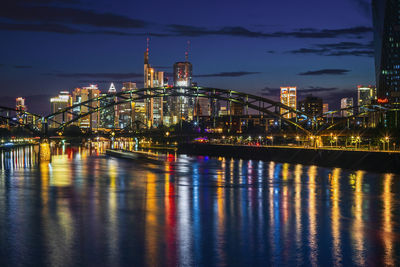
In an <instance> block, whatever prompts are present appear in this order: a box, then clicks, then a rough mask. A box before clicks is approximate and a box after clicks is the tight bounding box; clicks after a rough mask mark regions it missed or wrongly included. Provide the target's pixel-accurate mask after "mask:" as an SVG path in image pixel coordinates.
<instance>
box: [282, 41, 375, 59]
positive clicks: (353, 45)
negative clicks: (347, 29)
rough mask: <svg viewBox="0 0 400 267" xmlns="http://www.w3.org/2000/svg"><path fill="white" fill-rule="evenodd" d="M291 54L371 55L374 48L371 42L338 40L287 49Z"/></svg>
mask: <svg viewBox="0 0 400 267" xmlns="http://www.w3.org/2000/svg"><path fill="white" fill-rule="evenodd" d="M289 53H291V54H303V55H307V54H315V55H320V56H366V57H372V56H373V55H374V49H373V44H372V42H369V43H357V42H339V43H328V44H316V45H314V47H312V48H300V49H297V50H292V51H289Z"/></svg>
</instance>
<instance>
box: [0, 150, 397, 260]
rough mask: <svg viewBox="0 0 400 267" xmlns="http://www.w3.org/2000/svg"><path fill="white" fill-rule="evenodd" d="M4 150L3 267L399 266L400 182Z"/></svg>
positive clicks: (0, 200) (360, 175) (175, 158)
mask: <svg viewBox="0 0 400 267" xmlns="http://www.w3.org/2000/svg"><path fill="white" fill-rule="evenodd" d="M102 151H103V149H97V150H96V151H88V150H87V149H84V148H68V147H61V148H56V149H54V150H53V157H52V160H51V162H43V163H39V162H38V160H37V159H38V156H37V153H38V150H37V148H35V147H26V148H16V149H13V150H9V151H0V159H1V168H0V253H1V255H0V265H1V266H19V265H41V266H46V265H47V266H74V265H91V266H104V265H108V266H124V265H125V266H128V265H129V266H132V265H135V266H140V265H148V266H164V265H168V266H176V265H181V266H190V265H206V266H238V265H249V266H250V265H252V266H253V265H322V266H331V265H333V266H341V265H345V266H347V265H359V266H365V265H370V266H371V265H372V266H383V265H388V266H398V265H399V264H400V253H399V252H400V251H399V249H400V242H399V240H400V239H399V237H400V236H399V231H400V229H399V222H400V213H399V212H398V211H399V210H400V209H399V208H400V207H399V203H400V192H399V188H400V186H399V185H400V179H399V178H400V177H398V176H395V175H392V174H373V173H367V172H362V171H346V170H341V169H338V168H335V169H326V168H319V167H317V166H303V165H290V164H282V163H276V162H262V161H254V160H253V161H252V160H233V159H228V158H218V159H216V158H209V157H188V156H185V155H174V154H169V155H168V156H162V157H163V159H165V161H164V164H160V165H155V164H150V163H144V162H132V161H129V160H121V159H116V158H110V157H106V156H104V155H102V153H101V152H102Z"/></svg>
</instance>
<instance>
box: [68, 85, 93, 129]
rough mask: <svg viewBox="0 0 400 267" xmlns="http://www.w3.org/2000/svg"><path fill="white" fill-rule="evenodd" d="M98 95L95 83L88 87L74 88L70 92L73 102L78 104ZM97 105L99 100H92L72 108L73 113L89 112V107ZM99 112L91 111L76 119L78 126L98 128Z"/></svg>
mask: <svg viewBox="0 0 400 267" xmlns="http://www.w3.org/2000/svg"><path fill="white" fill-rule="evenodd" d="M99 96H100V90H99V89H98V87H97V85H94V84H91V85H90V86H88V87H82V88H76V89H75V90H74V91H73V92H72V101H73V104H74V105H75V104H79V103H82V102H85V101H88V100H90V99H93V98H97V97H99ZM98 106H99V101H92V102H90V103H88V104H87V105H80V106H79V107H76V108H74V110H73V112H74V114H75V115H80V114H84V113H87V112H89V109H92V108H96V107H98ZM99 119H100V113H99V112H96V113H92V114H90V115H88V116H86V117H84V118H81V119H80V120H79V121H78V123H77V124H78V126H79V127H81V128H92V129H93V128H98V127H99Z"/></svg>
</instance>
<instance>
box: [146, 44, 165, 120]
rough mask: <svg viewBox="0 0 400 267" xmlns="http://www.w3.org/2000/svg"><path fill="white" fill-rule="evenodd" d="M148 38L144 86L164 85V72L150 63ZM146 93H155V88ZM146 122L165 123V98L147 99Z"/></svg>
mask: <svg viewBox="0 0 400 267" xmlns="http://www.w3.org/2000/svg"><path fill="white" fill-rule="evenodd" d="M148 40H149V39H147V49H146V52H144V88H156V87H163V86H164V72H162V71H156V70H155V69H154V68H152V67H151V66H150V64H149V45H148V44H149V43H148ZM146 94H149V95H153V94H154V92H153V90H151V89H150V90H148V91H147V92H146ZM145 103H146V120H147V121H146V124H147V126H148V127H150V128H151V127H153V126H155V127H157V126H159V125H162V123H163V98H162V97H156V98H149V99H146V101H145Z"/></svg>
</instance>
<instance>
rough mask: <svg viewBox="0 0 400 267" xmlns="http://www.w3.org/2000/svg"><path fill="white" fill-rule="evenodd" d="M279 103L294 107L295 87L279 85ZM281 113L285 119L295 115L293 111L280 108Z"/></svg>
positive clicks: (295, 103) (295, 104)
mask: <svg viewBox="0 0 400 267" xmlns="http://www.w3.org/2000/svg"><path fill="white" fill-rule="evenodd" d="M281 103H282V104H284V105H286V106H288V107H291V108H293V109H296V108H297V87H281ZM281 114H284V117H285V118H287V119H291V118H294V117H295V114H294V113H288V110H286V109H281Z"/></svg>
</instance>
